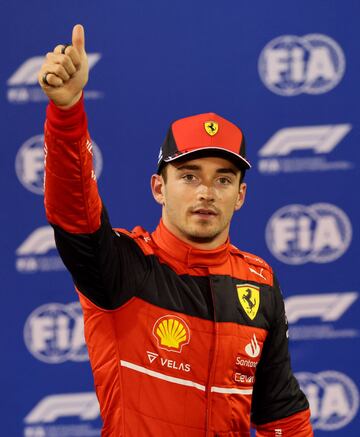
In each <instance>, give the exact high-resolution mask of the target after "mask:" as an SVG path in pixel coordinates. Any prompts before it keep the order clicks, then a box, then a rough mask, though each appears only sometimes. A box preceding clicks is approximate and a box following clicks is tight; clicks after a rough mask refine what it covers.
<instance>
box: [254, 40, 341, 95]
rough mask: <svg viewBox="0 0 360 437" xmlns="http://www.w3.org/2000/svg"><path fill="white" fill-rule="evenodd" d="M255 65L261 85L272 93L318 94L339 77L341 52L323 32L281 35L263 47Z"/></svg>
mask: <svg viewBox="0 0 360 437" xmlns="http://www.w3.org/2000/svg"><path fill="white" fill-rule="evenodd" d="M258 68H259V74H260V77H261V79H262V81H263V83H264V85H265V86H266V87H267V88H268V89H270V90H271V91H273V92H274V93H276V94H279V95H281V96H295V95H299V94H301V93H307V94H322V93H326V92H328V91H330V90H331V89H333V88H334V87H335V86H336V85H337V84H338V83H339V82H340V81H341V79H342V77H343V75H344V72H345V56H344V53H343V51H342V49H341V47H340V46H339V44H338V43H337V42H336V41H334V40H333V39H332V38H330V37H328V36H326V35H322V34H309V35H305V36H302V37H300V36H296V35H283V36H279V37H277V38H275V39H273V40H272V41H270V42H269V43H268V44H267V45H266V46H265V47H264V49H263V50H262V52H261V54H260V57H259V64H258Z"/></svg>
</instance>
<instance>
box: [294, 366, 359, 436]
mask: <svg viewBox="0 0 360 437" xmlns="http://www.w3.org/2000/svg"><path fill="white" fill-rule="evenodd" d="M295 376H296V378H297V380H298V381H299V384H300V387H301V389H302V390H303V391H304V393H305V394H306V396H307V398H308V400H309V403H310V410H311V422H312V426H313V428H314V429H319V430H322V431H336V430H339V429H342V428H344V427H345V426H347V425H348V424H349V423H350V422H351V421H352V420H353V419H354V418H355V416H356V414H357V412H358V410H359V390H358V387H357V386H356V384H355V383H354V381H353V380H352V379H351V378H349V377H348V376H347V375H345V374H343V373H341V372H337V371H334V370H327V371H324V372H320V373H309V372H300V373H297V374H296V375H295ZM341 435H343V434H341Z"/></svg>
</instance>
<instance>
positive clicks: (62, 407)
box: [24, 392, 101, 437]
mask: <svg viewBox="0 0 360 437" xmlns="http://www.w3.org/2000/svg"><path fill="white" fill-rule="evenodd" d="M24 423H25V428H24V437H54V436H60V435H61V436H74V435H76V436H78V437H89V436H95V435H97V436H99V435H100V433H101V421H100V410H99V403H98V400H97V397H96V394H95V393H93V392H84V393H59V394H51V395H48V396H45V397H44V398H43V399H41V400H40V401H39V402H38V403H37V404H36V405H35V406H34V407H33V408H32V409H31V410H30V411H29V413H28V414H27V415H26V416H25V418H24Z"/></svg>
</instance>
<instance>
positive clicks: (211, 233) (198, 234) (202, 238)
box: [187, 229, 220, 243]
mask: <svg viewBox="0 0 360 437" xmlns="http://www.w3.org/2000/svg"><path fill="white" fill-rule="evenodd" d="M219 234H220V231H219V230H215V229H214V230H209V229H208V230H205V229H199V230H192V231H190V232H189V233H188V234H187V237H188V239H189V240H190V241H193V242H194V243H210V242H211V241H213V240H215V239H216V238H217V237H218V236H219Z"/></svg>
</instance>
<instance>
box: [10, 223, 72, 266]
mask: <svg viewBox="0 0 360 437" xmlns="http://www.w3.org/2000/svg"><path fill="white" fill-rule="evenodd" d="M15 268H16V270H17V271H18V272H19V273H36V272H50V271H59V270H65V266H64V264H63V262H62V260H61V258H60V257H59V255H58V253H57V250H56V245H55V239H54V230H53V228H52V227H51V226H49V225H47V226H41V227H39V228H37V229H35V230H34V231H33V232H31V234H30V235H29V236H28V237H27V238H26V239H25V240H24V241H23V242H22V243H21V244H20V246H19V247H18V248H17V249H16V262H15Z"/></svg>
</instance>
